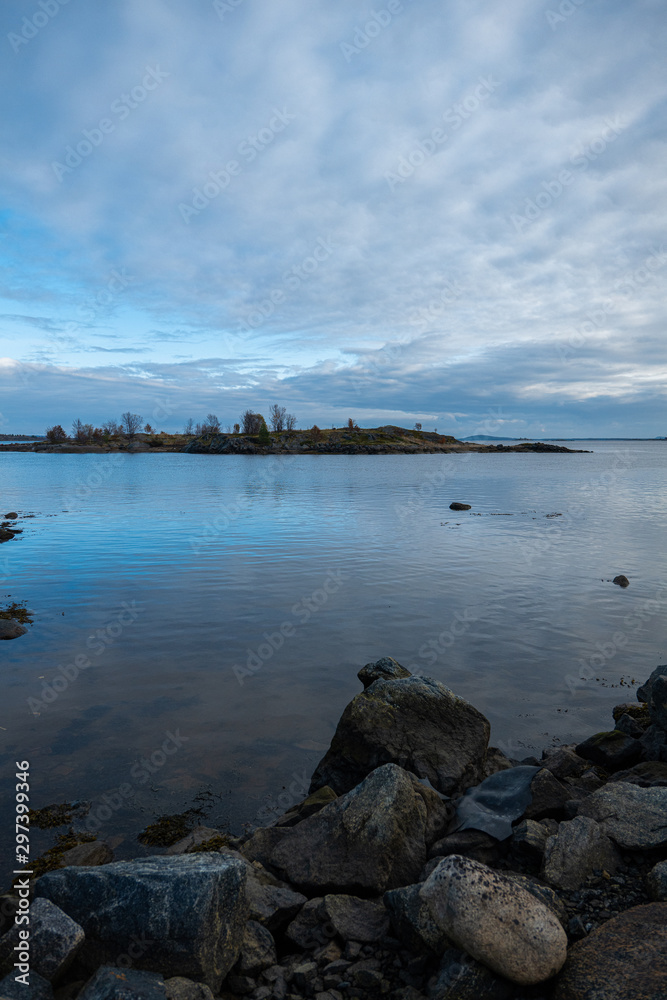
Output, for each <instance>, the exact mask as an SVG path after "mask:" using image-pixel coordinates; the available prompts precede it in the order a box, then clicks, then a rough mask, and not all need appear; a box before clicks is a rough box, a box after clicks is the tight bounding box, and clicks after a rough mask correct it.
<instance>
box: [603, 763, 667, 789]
mask: <svg viewBox="0 0 667 1000" xmlns="http://www.w3.org/2000/svg"><path fill="white" fill-rule="evenodd" d="M609 781H610V782H612V781H629V782H630V783H631V784H633V785H640V786H641V787H642V788H651V787H658V786H667V762H664V761H653V760H648V761H644V762H643V763H641V764H635V766H634V767H630V768H628V770H627V771H617V772H616V774H612V776H611V777H610V779H609Z"/></svg>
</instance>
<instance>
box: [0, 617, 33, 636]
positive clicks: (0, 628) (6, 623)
mask: <svg viewBox="0 0 667 1000" xmlns="http://www.w3.org/2000/svg"><path fill="white" fill-rule="evenodd" d="M27 631H28V630H27V628H24V627H23V625H21V623H20V622H17V621H16V619H15V618H0V639H18V637H19V636H20V635H25V634H26V632H27Z"/></svg>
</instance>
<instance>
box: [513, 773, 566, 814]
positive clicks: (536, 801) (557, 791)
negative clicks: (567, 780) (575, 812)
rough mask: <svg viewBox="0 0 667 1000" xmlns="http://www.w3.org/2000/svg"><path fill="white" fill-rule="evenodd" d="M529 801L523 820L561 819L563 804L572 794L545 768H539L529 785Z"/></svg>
mask: <svg viewBox="0 0 667 1000" xmlns="http://www.w3.org/2000/svg"><path fill="white" fill-rule="evenodd" d="M530 794H531V801H530V804H529V805H528V806H527V807H526V810H525V812H524V814H523V815H524V818H525V819H537V820H541V819H545V818H547V817H552V818H553V819H561V818H562V817H563V815H564V810H565V803H566V802H567V801H568V800H569V799H570V798H571V797H572V792H571V791H570V789H568V788H567V787H566V786H565V785H564V784H563V783H562V782H560V781H559V780H558V778H556V777H554V775H553V774H552V773H551V771H550V770H548V768H546V767H542V768H540V770H539V771H538V772H537V774H536V775H535V777H534V778H533V780H532V781H531V783H530Z"/></svg>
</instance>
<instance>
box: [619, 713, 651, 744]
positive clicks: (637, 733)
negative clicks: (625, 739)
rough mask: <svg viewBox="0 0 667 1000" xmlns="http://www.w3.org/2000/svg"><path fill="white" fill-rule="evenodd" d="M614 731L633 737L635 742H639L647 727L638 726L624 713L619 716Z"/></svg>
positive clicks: (628, 714) (634, 720)
mask: <svg viewBox="0 0 667 1000" xmlns="http://www.w3.org/2000/svg"><path fill="white" fill-rule="evenodd" d="M614 729H618V731H619V732H620V733H625V734H626V736H634V738H635V739H636V740H639V739H641V737H642V736H643V735H644V733H645V732H646V730H647V729H648V726H640V724H639V723H638V722H637V721H636V719H633V717H632V716H631V715H630V713H629V712H625V713H624V715H621V716H619V718H618V720H617V722H616V725H615V726H614Z"/></svg>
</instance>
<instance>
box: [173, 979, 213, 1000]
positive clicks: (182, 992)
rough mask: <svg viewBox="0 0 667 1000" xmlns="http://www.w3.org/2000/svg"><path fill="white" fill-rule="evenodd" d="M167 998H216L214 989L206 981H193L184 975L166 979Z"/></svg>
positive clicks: (203, 999) (189, 999)
mask: <svg viewBox="0 0 667 1000" xmlns="http://www.w3.org/2000/svg"><path fill="white" fill-rule="evenodd" d="M164 988H165V990H166V993H167V1000H214V996H213V993H212V991H211V990H210V989H209V987H208V986H206V985H205V984H204V983H193V982H192V980H191V979H184V978H183V976H173V977H172V978H171V979H165V981H164Z"/></svg>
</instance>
